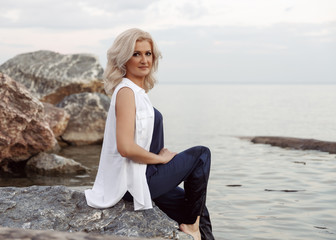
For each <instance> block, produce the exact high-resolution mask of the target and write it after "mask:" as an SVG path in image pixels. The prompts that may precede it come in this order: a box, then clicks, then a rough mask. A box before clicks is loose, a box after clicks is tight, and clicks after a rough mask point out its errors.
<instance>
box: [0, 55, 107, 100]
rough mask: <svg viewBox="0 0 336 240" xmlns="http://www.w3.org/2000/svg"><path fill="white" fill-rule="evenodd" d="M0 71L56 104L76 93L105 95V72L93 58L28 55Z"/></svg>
mask: <svg viewBox="0 0 336 240" xmlns="http://www.w3.org/2000/svg"><path fill="white" fill-rule="evenodd" d="M0 71H1V72H3V73H5V74H7V75H9V76H10V77H12V78H13V79H15V80H16V81H18V82H20V83H21V84H23V85H25V86H26V87H27V89H28V90H29V91H30V92H31V93H32V94H33V95H34V96H35V97H37V98H38V99H40V100H41V101H43V102H49V103H52V104H56V103H58V102H60V101H61V100H62V99H63V98H64V97H65V96H68V95H71V94H73V93H79V92H104V90H103V83H102V81H101V79H102V74H103V68H102V67H101V65H100V64H99V62H98V59H97V57H95V56H93V55H91V54H68V55H63V54H59V53H56V52H52V51H36V52H30V53H24V54H20V55H17V56H15V57H14V58H12V59H9V60H8V61H7V62H5V63H4V64H2V65H1V66H0Z"/></svg>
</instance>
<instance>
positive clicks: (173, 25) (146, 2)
mask: <svg viewBox="0 0 336 240" xmlns="http://www.w3.org/2000/svg"><path fill="white" fill-rule="evenodd" d="M133 27H137V28H141V29H143V30H145V31H148V32H150V33H151V35H152V36H153V38H154V40H155V41H156V42H157V44H158V46H159V49H160V51H161V52H162V55H163V58H162V59H161V61H160V64H159V72H158V74H157V75H158V79H159V82H162V83H237V84H245V83H266V84H274V83H276V84H277V83H283V84H316V83H323V84H330V83H331V84H336V1H335V0H141V1H139V0H91V1H90V0H29V1H28V0H10V1H8V0H0V53H1V54H0V64H2V63H4V62H5V61H7V60H8V59H10V58H12V57H14V56H16V55H18V54H21V53H26V52H32V51H37V50H51V51H55V52H59V53H62V54H72V53H91V54H94V55H96V56H97V57H98V58H99V61H100V63H101V64H102V66H103V68H105V65H106V51H107V49H108V48H109V47H110V46H111V45H112V43H113V41H114V39H115V37H116V36H117V35H118V34H120V33H121V32H123V31H124V30H126V29H128V28H133Z"/></svg>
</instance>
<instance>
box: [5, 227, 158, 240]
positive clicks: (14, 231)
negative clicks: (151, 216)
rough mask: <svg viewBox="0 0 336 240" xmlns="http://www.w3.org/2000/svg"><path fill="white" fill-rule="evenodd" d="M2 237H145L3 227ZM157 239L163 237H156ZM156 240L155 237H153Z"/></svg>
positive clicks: (129, 239) (70, 239) (30, 239)
mask: <svg viewBox="0 0 336 240" xmlns="http://www.w3.org/2000/svg"><path fill="white" fill-rule="evenodd" d="M0 239H4V240H5V239H6V240H10V239H12V240H140V239H143V238H133V237H121V236H111V235H110V236H108V235H103V236H102V235H97V234H88V233H67V232H59V231H51V230H27V229H19V228H1V227H0ZM155 239H157V240H159V239H163V238H155ZM153 240H154V239H153Z"/></svg>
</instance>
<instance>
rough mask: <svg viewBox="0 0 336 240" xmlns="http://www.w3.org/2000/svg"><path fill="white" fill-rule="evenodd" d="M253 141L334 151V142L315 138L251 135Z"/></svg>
mask: <svg viewBox="0 0 336 240" xmlns="http://www.w3.org/2000/svg"><path fill="white" fill-rule="evenodd" d="M251 142H253V143H262V144H270V145H272V146H277V147H282V148H293V149H299V150H318V151H322V152H328V153H333V154H335V153H336V142H328V141H320V140H315V139H302V138H291V137H253V138H251Z"/></svg>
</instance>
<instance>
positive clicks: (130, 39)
mask: <svg viewBox="0 0 336 240" xmlns="http://www.w3.org/2000/svg"><path fill="white" fill-rule="evenodd" d="M143 40H146V41H148V42H149V43H150V44H151V46H152V56H153V64H152V69H151V71H150V73H149V74H148V75H147V76H146V77H145V82H144V89H145V91H146V92H148V91H149V90H150V89H152V88H153V87H154V85H155V83H156V78H155V76H154V73H155V72H156V71H157V69H158V65H159V58H161V53H160V51H159V49H158V48H157V46H156V44H155V42H154V40H153V38H152V36H151V35H150V34H149V33H148V32H145V31H143V30H141V29H138V28H131V29H128V30H126V31H124V32H122V33H121V34H120V35H119V36H118V37H117V38H116V39H115V40H114V42H113V45H112V46H111V47H110V49H108V50H107V64H106V69H105V71H104V74H103V81H104V88H105V91H106V93H108V94H112V93H113V91H114V90H115V88H116V86H117V85H118V84H119V83H120V82H121V80H122V78H123V77H124V76H125V75H126V66H125V64H126V63H127V62H128V60H129V59H130V58H131V57H132V55H133V53H134V48H135V43H136V42H137V41H143Z"/></svg>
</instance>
